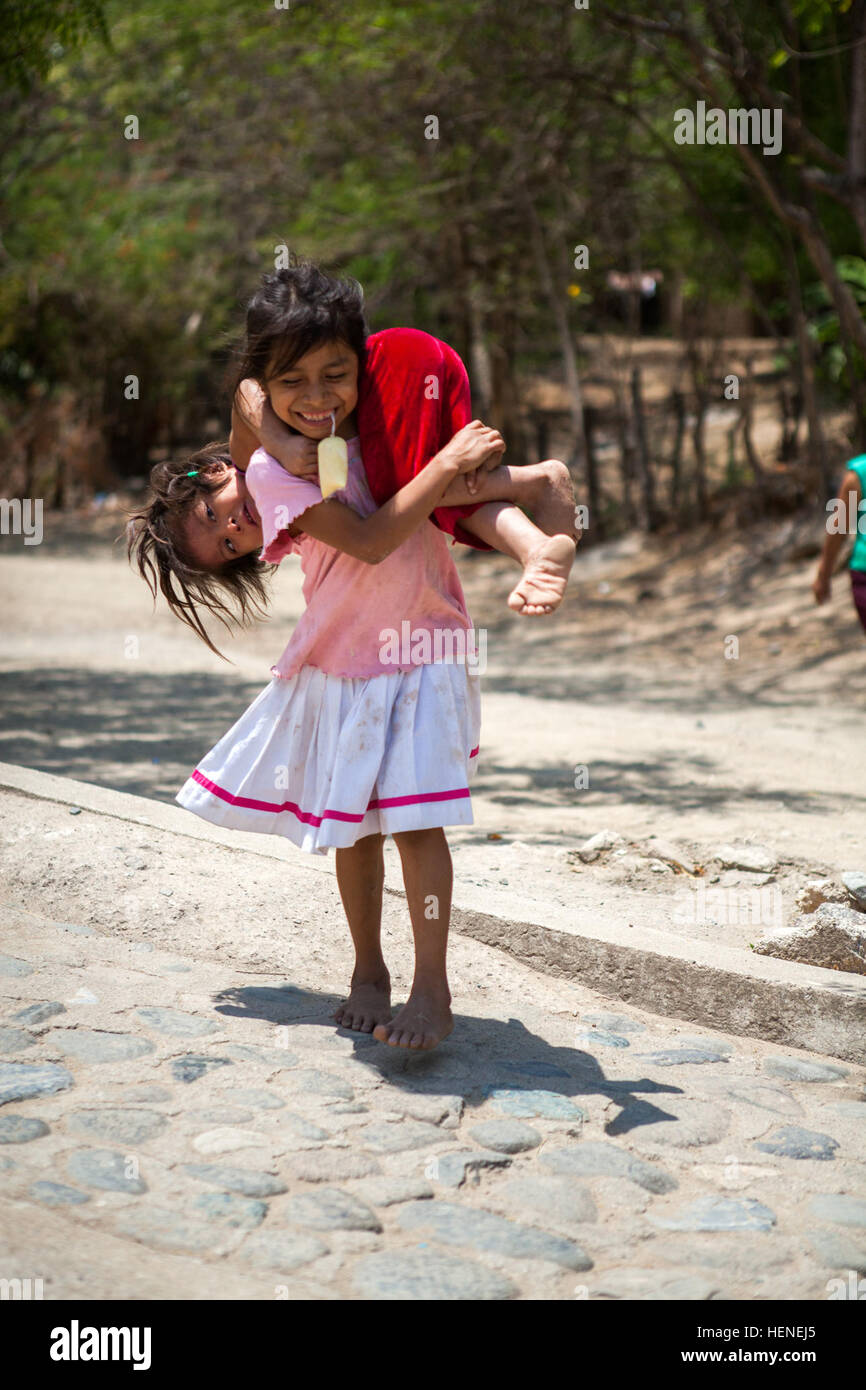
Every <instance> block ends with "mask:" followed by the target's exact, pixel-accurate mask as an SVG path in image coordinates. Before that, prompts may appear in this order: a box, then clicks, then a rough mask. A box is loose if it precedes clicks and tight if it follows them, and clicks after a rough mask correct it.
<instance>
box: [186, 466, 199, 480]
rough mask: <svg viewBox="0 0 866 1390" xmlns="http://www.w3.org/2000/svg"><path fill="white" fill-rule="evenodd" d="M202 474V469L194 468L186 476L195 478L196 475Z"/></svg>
mask: <svg viewBox="0 0 866 1390" xmlns="http://www.w3.org/2000/svg"><path fill="white" fill-rule="evenodd" d="M200 472H201V469H200V468H192V469H190V471H189V473H187V475H186V476H187V477H188V478H194V477H195V475H196V473H200Z"/></svg>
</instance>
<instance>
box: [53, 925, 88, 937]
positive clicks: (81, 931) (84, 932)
mask: <svg viewBox="0 0 866 1390" xmlns="http://www.w3.org/2000/svg"><path fill="white" fill-rule="evenodd" d="M54 925H55V926H56V927H57V930H58V931H68V932H71V934H72V935H73V936H95V935H96V932H95V931H94V930H93V928H92V927H86V926H85V925H84V923H83V922H55V924H54Z"/></svg>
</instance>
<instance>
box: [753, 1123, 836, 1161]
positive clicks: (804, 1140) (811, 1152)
mask: <svg viewBox="0 0 866 1390" xmlns="http://www.w3.org/2000/svg"><path fill="white" fill-rule="evenodd" d="M838 1147H839V1145H838V1144H837V1143H836V1140H835V1139H831V1138H830V1135H829V1134H816V1133H815V1132H814V1130H811V1129H801V1128H800V1127H799V1125H783V1126H782V1128H781V1129H776V1130H774V1131H773V1133H772V1134H770V1135H768V1136H767V1138H766V1139H763V1140H761V1142H760V1143H758V1142H757V1141H756V1142H755V1144H754V1148H756V1149H760V1150H761V1152H762V1153H765V1154H782V1155H783V1156H784V1157H785V1158H817V1159H832V1158H833V1156H834V1154H835V1152H836V1150H837V1149H838Z"/></svg>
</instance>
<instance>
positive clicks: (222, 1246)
mask: <svg viewBox="0 0 866 1390" xmlns="http://www.w3.org/2000/svg"><path fill="white" fill-rule="evenodd" d="M117 1230H118V1231H119V1232H120V1234H121V1235H124V1236H129V1237H130V1239H131V1240H138V1241H141V1242H142V1244H144V1245H152V1246H154V1247H155V1248H156V1249H157V1250H169V1251H173V1252H175V1253H176V1254H182V1255H223V1254H225V1253H226V1252H227V1251H229V1250H231V1249H233V1247H234V1246H235V1244H236V1243H237V1235H236V1234H235V1233H234V1232H233V1231H228V1230H226V1229H225V1227H224V1226H221V1225H220V1224H219V1223H217V1222H214V1221H196V1220H194V1219H193V1218H191V1217H188V1216H185V1215H183V1213H181V1212H178V1211H170V1210H168V1209H167V1208H165V1207H134V1208H133V1209H132V1210H129V1211H124V1212H122V1213H121V1215H120V1216H119V1217H118V1220H117Z"/></svg>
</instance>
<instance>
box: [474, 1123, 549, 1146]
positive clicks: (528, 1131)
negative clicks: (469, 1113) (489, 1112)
mask: <svg viewBox="0 0 866 1390" xmlns="http://www.w3.org/2000/svg"><path fill="white" fill-rule="evenodd" d="M469 1137H470V1139H474V1140H475V1142H476V1144H482V1145H483V1146H484V1148H485V1149H496V1150H498V1151H499V1153H504V1154H519V1153H525V1152H526V1151H527V1150H528V1149H536V1148H538V1145H539V1144H540V1143H541V1135H540V1134H539V1132H538V1130H537V1129H533V1128H532V1126H531V1125H522V1124H521V1123H520V1122H519V1120H487V1121H486V1122H485V1123H484V1124H480V1125H475V1127H474V1128H473V1129H470V1131H469Z"/></svg>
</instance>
